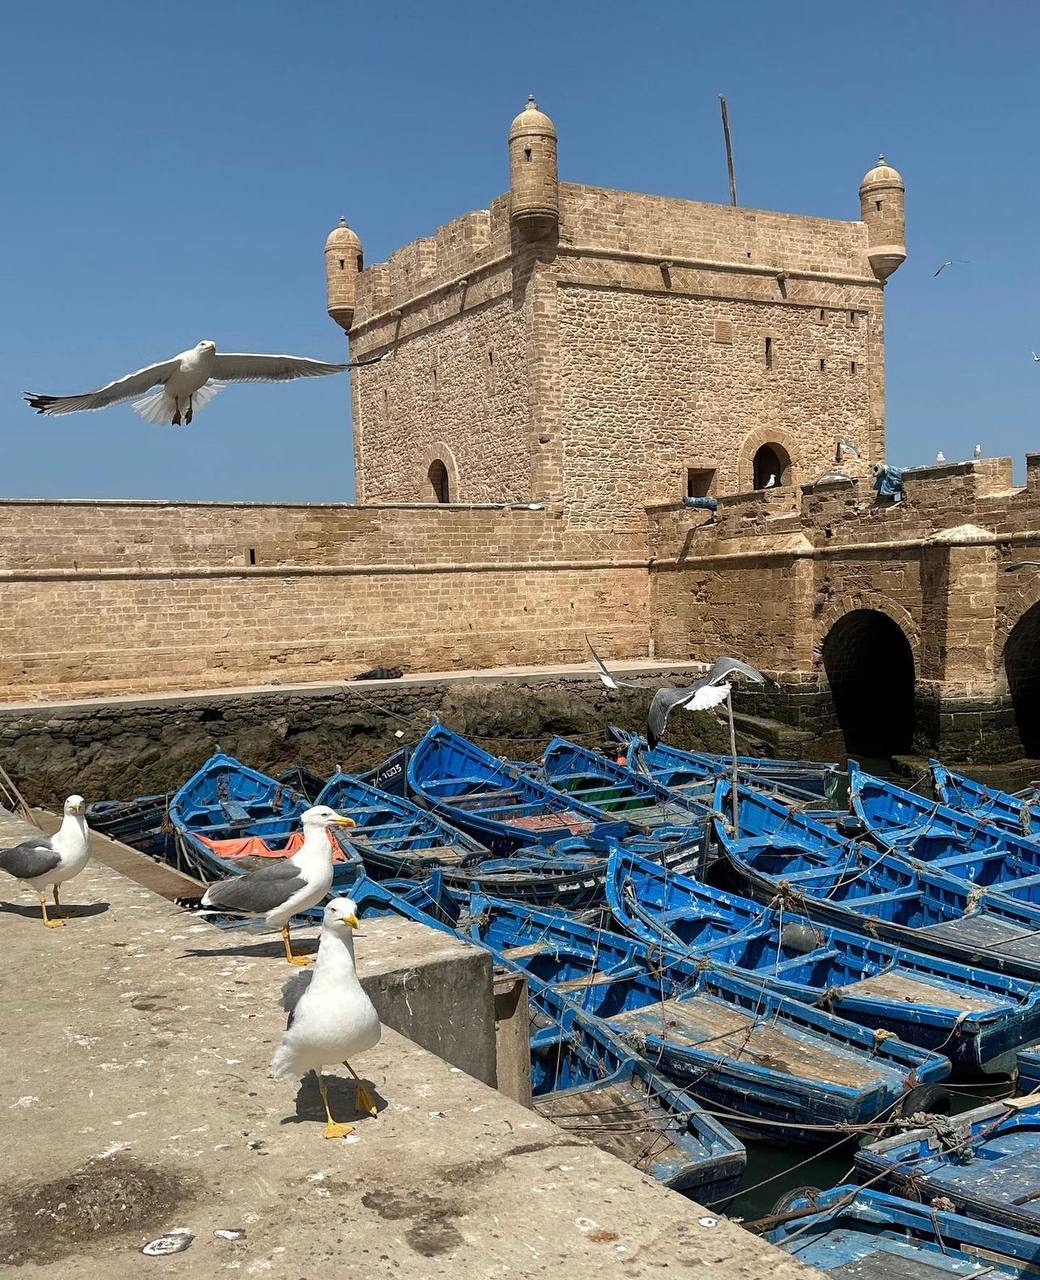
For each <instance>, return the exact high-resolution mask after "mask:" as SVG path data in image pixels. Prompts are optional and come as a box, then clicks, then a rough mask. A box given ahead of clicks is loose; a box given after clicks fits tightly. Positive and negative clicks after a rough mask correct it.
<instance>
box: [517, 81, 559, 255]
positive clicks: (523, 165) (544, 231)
mask: <svg viewBox="0 0 1040 1280" xmlns="http://www.w3.org/2000/svg"><path fill="white" fill-rule="evenodd" d="M509 189H510V206H509V216H510V219H511V221H512V223H513V226H514V227H516V228H517V230H518V231H520V233H521V234H522V235H523V236H524V237H525V238H526V239H528V240H540V239H542V238H543V237H544V236H548V235H552V234H554V233H555V231H556V229H557V227H558V226H559V222H560V192H559V171H558V169H557V164H556V126H555V125H554V124H553V122H552V121H551V120H550V119H549V117H548V116H547V115H546V114H545V112H544V111H539V110H538V104H537V103H536V102H535V100H534V97H533V96H532V97H530V98H528V99H527V106H526V107H525V108H524V110H523V111H521V112H520V114H519V115H518V116H517V117H516V119H515V120H514V121H513V123H512V125H511V126H510V129H509Z"/></svg>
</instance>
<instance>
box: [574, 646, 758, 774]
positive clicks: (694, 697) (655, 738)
mask: <svg viewBox="0 0 1040 1280" xmlns="http://www.w3.org/2000/svg"><path fill="white" fill-rule="evenodd" d="M585 643H586V644H587V645H588V646H589V652H590V653H591V654H592V658H593V661H594V662H595V664H596V667H597V670H598V672H599V678H600V680H601V681H602V683H603V685H604V686H605V687H606V688H607V689H617V688H619V687H621V686H622V685H623V686H624V687H625V688H626V689H642V690H643V692H644V693H645V692H646V689H645V688H644V687H643V685H641V684H636V683H634V681H631V680H618V679H617V677H616V676H613V675H611V673H610V672H609V671H608V670H607V668H606V666H605V665H604V663H603V660H602V658H600V656H599V654H598V653H597V652H596V650H595V649H593V647H592V641H591V640H590V639H589V638H588V636H586V637H585ZM730 675H741V676H747V677H748V679H749V680H754V681H755V682H756V684H765V679H766V678H765V676H764V675H763V674H762V672H761V671H756V669H755V668H754V667H749V666H748V664H747V663H746V662H741V661H740V660H739V659H738V658H716V660H715V661H714V662H713V663H712V665H711V666H710V667H709V669H708V671H707V674H706V675H703V676H701V678H700V679H699V680H695V681H694V682H693V684H690V685H687V686H686V688H684V689H675V688H672V687H671V686H667V687H666V688H664V689H658V690H657V692H656V693H655V694H654V696H653V698H652V699H651V701H650V710H649V712H648V714H647V718H646V741H647V744H648V745H649V747H650V749H651V750H653V749H654V747H656V746H657V744H658V743H659V742H660V741H661V739H662V738H663V737H664V731H665V727H666V725H667V724H668V717H669V716H670V715H671V713H672V712H673V711H674V710H675V709H676V707H682V708H683V709H684V710H686V711H707V710H708V709H709V708H710V707H717V706H718V705H719V704H720V703H721V702H725V700H726V699H727V698H728V697H729V691H730V686H729V684H728V683H726V682H725V681H726V677H727V676H730Z"/></svg>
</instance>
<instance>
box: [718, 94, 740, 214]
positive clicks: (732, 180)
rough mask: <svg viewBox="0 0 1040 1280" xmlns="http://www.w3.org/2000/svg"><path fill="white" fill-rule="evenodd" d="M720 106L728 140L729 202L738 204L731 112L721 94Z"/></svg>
mask: <svg viewBox="0 0 1040 1280" xmlns="http://www.w3.org/2000/svg"><path fill="white" fill-rule="evenodd" d="M719 105H720V106H721V107H722V133H723V136H724V137H725V139H726V169H727V170H728V172H729V202H730V204H732V205H735V204H736V203H737V179H736V175H735V174H734V172H733V139H732V138H731V137H730V136H729V110H728V109H727V107H726V95H725V94H724V93H720V94H719Z"/></svg>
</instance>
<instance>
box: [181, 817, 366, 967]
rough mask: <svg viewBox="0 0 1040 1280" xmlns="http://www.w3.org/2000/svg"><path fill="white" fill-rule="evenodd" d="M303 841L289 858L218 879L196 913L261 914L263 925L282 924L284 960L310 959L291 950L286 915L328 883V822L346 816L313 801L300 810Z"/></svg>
mask: <svg viewBox="0 0 1040 1280" xmlns="http://www.w3.org/2000/svg"><path fill="white" fill-rule="evenodd" d="M300 822H301V824H302V825H303V844H302V845H301V846H300V848H299V849H298V850H297V851H296V853H294V854H293V855H292V857H291V858H279V859H278V860H277V861H275V862H272V863H271V864H270V866H266V867H258V868H257V870H256V871H247V872H246V873H245V874H244V875H240V876H232V877H231V879H230V880H218V881H217V882H216V884H211V885H210V886H209V888H208V889H207V890H206V892H205V893H204V894H203V895H202V901H201V904H200V905H201V907H202V914H212V915H233V916H235V915H239V916H243V915H244V916H263V917H264V919H265V920H266V921H267V923H268V924H269V925H273V926H275V927H277V926H278V925H281V926H282V944H283V946H284V947H285V958H286V960H288V961H289V963H290V964H310V956H296V955H293V949H292V940H291V938H290V936H289V920H290V918H291V917H292V916H294V915H296V914H297V913H298V912H300V911H306V910H307V909H308V908H310V907H316V906H317V905H318V903H319V902H321V901H322V900H323V899H324V898H325V897H326V896H327V895H328V892H329V890H330V889H331V888H332V844H331V841H330V839H329V836H330V831H329V828H330V827H352V826H354V825H355V824H354V820H353V819H352V818H344V817H341V816H340V814H338V813H337V812H336V810H335V809H330V808H329V807H328V805H324V804H319V805H315V806H314V808H312V809H307V810H305V812H304V813H303V814H301V816H300Z"/></svg>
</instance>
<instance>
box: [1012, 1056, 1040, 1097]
mask: <svg viewBox="0 0 1040 1280" xmlns="http://www.w3.org/2000/svg"><path fill="white" fill-rule="evenodd" d="M1017 1075H1018V1091H1019V1093H1035V1092H1036V1091H1037V1090H1038V1089H1040V1049H1020V1050H1019V1053H1018V1072H1017Z"/></svg>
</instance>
